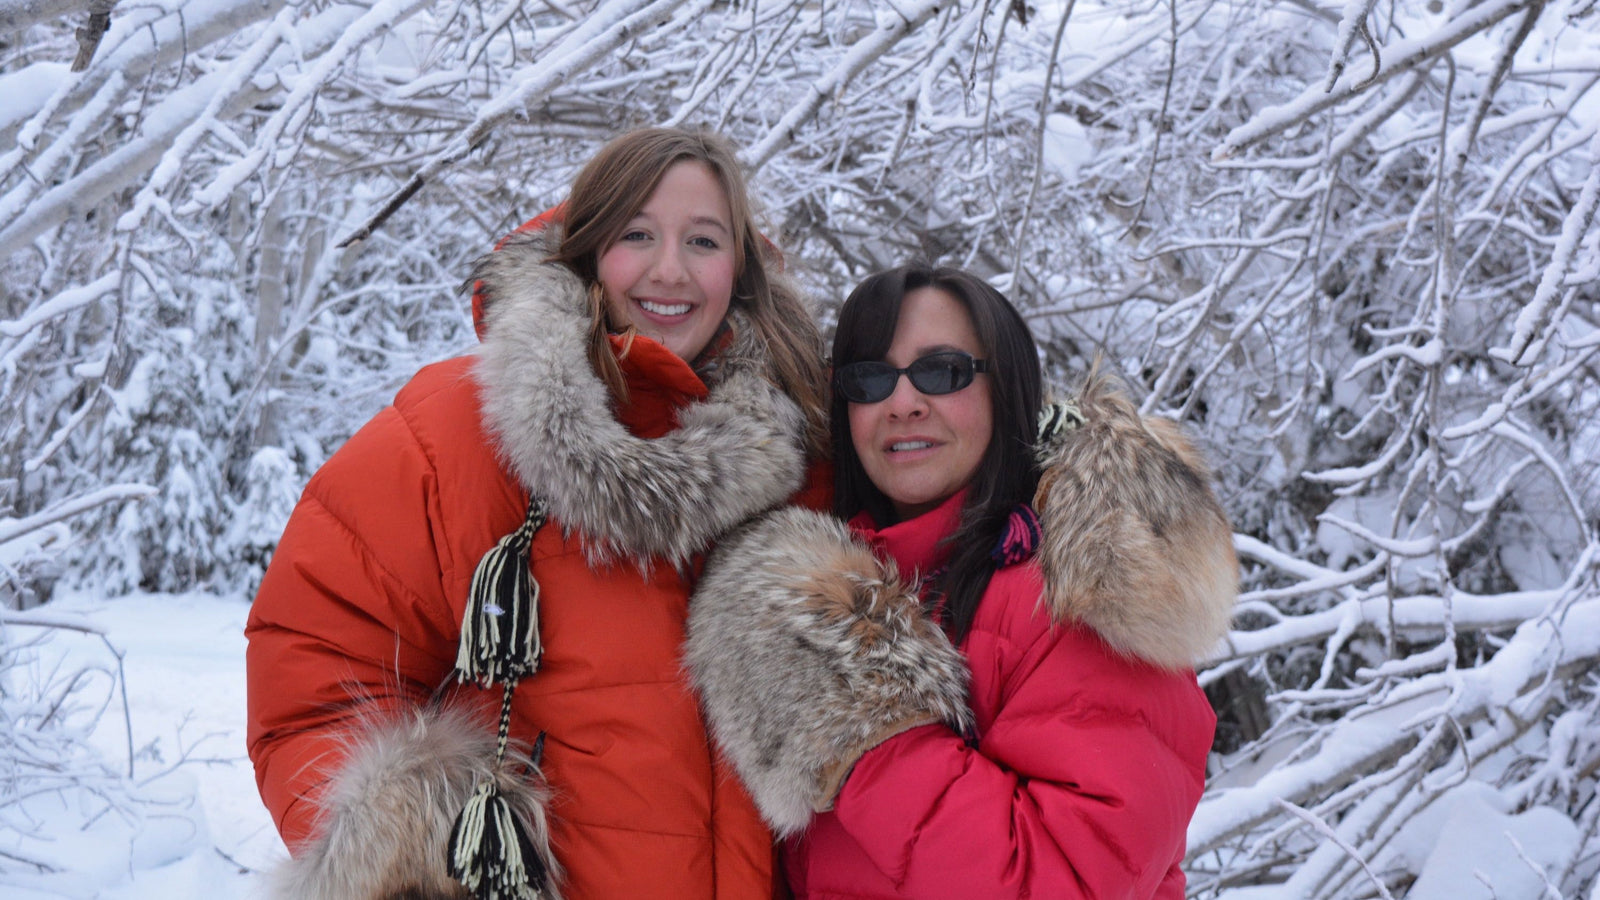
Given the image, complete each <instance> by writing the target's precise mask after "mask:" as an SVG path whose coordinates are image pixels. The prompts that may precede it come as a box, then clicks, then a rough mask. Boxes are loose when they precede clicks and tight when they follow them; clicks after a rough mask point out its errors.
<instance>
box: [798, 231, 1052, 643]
mask: <svg viewBox="0 0 1600 900" xmlns="http://www.w3.org/2000/svg"><path fill="white" fill-rule="evenodd" d="M924 287H934V288H938V289H939V290H942V291H944V292H945V293H947V294H949V295H950V296H951V297H954V298H955V299H956V300H957V301H958V302H959V303H960V304H961V305H962V306H963V307H965V308H966V310H967V315H968V316H970V317H971V318H972V326H973V330H974V331H976V332H977V335H978V341H979V343H981V344H982V346H983V353H984V356H985V358H987V359H988V360H989V366H990V368H989V372H990V374H989V377H988V378H987V379H980V383H981V382H983V381H987V383H988V385H989V391H990V400H991V403H992V405H993V409H994V415H993V421H994V431H993V432H992V433H991V434H990V436H989V447H988V449H987V450H986V451H984V456H983V460H982V462H980V463H979V464H978V471H977V473H976V474H974V475H973V477H972V481H971V482H970V483H969V484H968V488H967V496H966V501H965V502H964V503H963V505H962V508H961V521H960V525H959V526H958V527H957V528H956V531H955V533H954V534H952V535H951V536H950V538H949V543H950V546H951V550H950V557H949V563H948V564H947V566H946V567H945V570H944V573H943V574H942V575H940V576H938V579H937V581H936V582H935V584H934V585H933V587H934V589H935V590H937V591H938V592H939V593H941V594H942V595H943V596H944V607H945V627H946V630H948V631H949V632H950V635H951V638H952V639H953V640H955V641H956V642H957V643H960V641H961V640H962V639H963V638H965V637H966V635H967V631H968V630H969V629H970V628H971V627H972V618H973V615H974V614H975V613H976V612H977V609H978V603H979V601H981V600H982V599H983V592H984V591H985V590H986V589H987V588H988V587H989V579H990V577H991V576H993V575H994V569H995V562H994V559H993V557H992V556H991V551H992V550H993V549H994V547H995V546H996V545H997V544H998V543H999V542H1000V539H1001V537H1002V536H1003V535H1004V534H1005V528H1006V524H1007V521H1008V519H1009V518H1010V514H1011V511H1012V510H1013V509H1014V508H1015V507H1016V505H1017V504H1019V503H1027V502H1029V501H1031V500H1032V499H1033V492H1034V489H1035V488H1036V487H1038V484H1039V469H1038V464H1037V463H1036V462H1035V461H1034V456H1033V452H1034V441H1035V435H1036V433H1037V428H1038V417H1039V408H1040V406H1041V404H1042V403H1043V402H1044V377H1043V375H1042V374H1041V373H1040V370H1039V354H1038V349H1037V347H1036V346H1035V344H1034V342H1033V335H1032V333H1030V332H1029V331H1028V324H1027V322H1025V321H1023V318H1022V316H1021V315H1020V314H1018V313H1017V310H1016V308H1015V307H1013V306H1012V305H1011V302H1010V301H1009V300H1007V299H1006V298H1005V295H1003V294H1001V293H1000V292H999V291H997V290H995V289H994V288H993V287H990V286H989V284H988V283H987V282H985V281H983V280H982V279H981V278H978V277H976V276H974V275H971V274H968V273H967V272H964V271H962V270H961V269H954V268H946V267H938V268H935V267H931V266H927V265H923V264H920V263H912V264H910V265H905V266H901V267H899V268H897V269H890V270H888V271H886V272H879V273H878V274H876V275H872V276H870V277H868V278H867V279H866V280H865V281H863V282H861V283H860V284H859V285H857V286H856V289H855V290H854V291H851V292H850V296H849V298H848V299H846V300H845V302H844V306H843V307H842V308H841V309H840V310H839V324H838V328H837V329H836V330H835V331H834V336H833V364H834V366H835V367H838V366H843V365H847V364H849V363H852V362H858V361H861V360H881V359H883V358H884V357H885V355H887V354H888V352H889V345H890V344H891V343H893V341H894V332H895V325H896V323H897V322H898V321H899V319H900V304H901V301H902V300H904V298H905V296H906V294H908V293H910V292H911V291H914V290H917V289H918V288H924ZM973 387H977V385H974V386H973ZM972 389H973V388H971V387H969V388H967V390H972ZM829 416H830V418H831V421H832V426H833V458H834V464H835V467H836V468H835V473H834V478H835V480H834V496H833V510H834V513H835V514H837V515H839V516H841V517H843V518H846V519H848V518H850V517H852V516H855V515H856V514H857V513H860V512H862V511H866V512H867V513H869V514H871V516H872V518H873V519H875V520H876V521H877V523H878V524H879V525H880V526H885V525H889V524H892V523H894V522H895V521H896V516H895V511H894V506H893V504H892V503H891V502H890V500H889V498H888V497H886V496H884V494H883V492H882V491H880V490H878V488H877V486H876V485H874V484H873V483H872V480H871V479H870V478H868V477H867V472H866V469H864V468H863V467H862V465H861V459H860V457H858V456H856V451H855V446H854V445H853V444H852V443H851V441H850V409H849V403H848V402H847V401H846V400H845V399H844V398H843V397H840V396H839V395H838V394H837V393H835V394H834V396H833V402H832V405H831V406H830V408H829Z"/></svg>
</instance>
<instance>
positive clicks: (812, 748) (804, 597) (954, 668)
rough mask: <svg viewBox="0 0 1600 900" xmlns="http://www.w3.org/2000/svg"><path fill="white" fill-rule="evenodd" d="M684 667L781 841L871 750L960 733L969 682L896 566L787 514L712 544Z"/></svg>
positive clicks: (836, 525) (801, 515)
mask: <svg viewBox="0 0 1600 900" xmlns="http://www.w3.org/2000/svg"><path fill="white" fill-rule="evenodd" d="M685 661H686V664H687V666H688V669H689V675H690V679H691V681H692V682H693V684H694V686H695V688H696V690H698V691H699V692H700V697H701V700H702V702H703V704H704V706H705V711H706V718H707V720H708V721H709V722H710V724H711V730H712V732H713V734H714V735H715V736H716V738H717V740H718V742H719V743H720V744H721V745H722V748H723V750H724V752H725V753H726V754H727V756H728V759H729V760H730V761H731V762H732V763H733V765H734V768H735V769H737V770H738V772H739V775H740V777H741V779H742V780H743V781H744V785H745V787H746V788H747V789H748V790H749V791H750V795H751V797H752V798H753V799H754V800H755V803H756V806H757V807H758V808H759V809H760V810H761V813H762V815H763V816H764V817H765V818H766V820H767V823H768V824H769V825H771V826H772V829H773V830H774V831H775V832H777V833H778V834H779V835H780V836H783V835H790V834H793V833H795V832H797V831H799V830H800V829H802V828H804V827H805V825H806V823H807V822H809V821H810V819H811V814H812V812H813V811H815V810H822V809H827V808H829V807H830V806H831V805H832V802H833V795H834V793H836V792H837V790H838V787H839V782H840V781H842V775H843V773H844V772H847V771H848V769H849V766H850V765H852V764H853V763H854V762H855V760H856V759H857V758H858V757H859V756H860V755H861V754H862V753H865V752H866V751H867V750H869V749H871V748H872V747H873V746H874V745H875V744H876V743H877V742H879V741H881V740H883V739H885V738H886V737H888V736H890V735H893V734H895V733H898V732H899V731H901V730H904V729H905V728H909V727H912V726H915V725H919V724H923V723H926V722H931V721H942V722H946V723H948V724H949V725H950V726H951V727H952V728H954V729H956V730H958V731H960V730H964V729H965V728H966V727H967V726H968V724H969V722H970V719H971V713H970V712H969V711H968V709H967V702H966V690H967V668H966V663H965V661H964V660H963V659H962V658H961V654H960V653H959V652H957V651H956V649H955V648H954V647H952V646H951V645H950V642H949V640H948V639H946V637H945V635H944V632H942V631H940V630H939V627H938V626H937V625H935V624H934V623H933V622H932V621H931V620H930V619H929V618H928V617H927V616H926V615H925V614H924V612H923V610H922V608H921V605H920V604H919V603H918V602H917V598H916V595H915V594H914V593H912V592H911V591H910V590H909V589H907V587H906V586H905V585H904V584H902V583H901V582H900V579H899V576H898V574H897V573H896V572H895V571H894V568H893V566H892V565H887V566H886V565H884V564H881V563H879V562H878V561H877V560H876V559H875V558H873V556H872V553H871V551H870V550H868V549H867V547H866V546H865V545H864V544H862V543H860V542H859V541H857V540H856V539H855V538H854V537H853V536H852V535H851V534H850V531H849V529H848V528H846V527H845V525H844V524H843V523H842V522H839V521H837V520H835V519H833V518H831V517H829V516H825V515H822V514H819V513H815V512H810V511H808V510H802V509H793V508H790V509H782V510H778V511H777V512H773V513H770V514H768V515H766V516H763V517H762V518H760V519H757V520H755V521H754V522H752V523H750V524H749V525H747V526H745V527H743V528H741V529H739V530H738V531H737V532H735V533H734V534H732V535H730V536H729V537H728V538H726V539H724V540H723V541H722V542H720V543H719V544H718V547H717V549H716V551H715V552H714V553H713V554H712V556H711V558H710V559H709V560H707V562H706V569H705V574H704V576H703V577H702V578H701V580H700V584H699V585H698V587H696V589H695V593H694V597H693V598H692V599H691V600H690V604H689V638H688V643H687V645H686V649H685Z"/></svg>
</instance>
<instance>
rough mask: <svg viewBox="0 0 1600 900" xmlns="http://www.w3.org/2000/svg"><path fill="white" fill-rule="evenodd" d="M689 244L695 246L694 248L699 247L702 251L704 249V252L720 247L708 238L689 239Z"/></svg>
mask: <svg viewBox="0 0 1600 900" xmlns="http://www.w3.org/2000/svg"><path fill="white" fill-rule="evenodd" d="M689 243H691V244H693V245H695V246H696V247H700V248H702V249H705V250H715V249H717V248H718V247H719V246H721V245H720V244H718V243H717V242H716V241H715V240H713V239H712V238H708V237H705V236H701V237H696V238H691V239H690V241H689Z"/></svg>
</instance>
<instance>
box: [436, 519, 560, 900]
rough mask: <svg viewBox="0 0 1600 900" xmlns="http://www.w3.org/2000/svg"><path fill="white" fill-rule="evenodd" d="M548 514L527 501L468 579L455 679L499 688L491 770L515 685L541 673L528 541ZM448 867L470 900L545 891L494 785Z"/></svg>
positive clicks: (474, 805) (466, 824)
mask: <svg viewBox="0 0 1600 900" xmlns="http://www.w3.org/2000/svg"><path fill="white" fill-rule="evenodd" d="M547 515H548V507H547V505H546V504H545V502H544V500H543V499H541V498H538V497H533V498H530V500H529V502H528V514H527V517H526V519H525V520H524V521H523V523H522V526H521V527H519V528H518V529H517V530H516V531H513V532H512V533H510V534H508V535H506V536H505V537H503V538H501V539H500V540H499V542H498V543H496V544H495V546H494V547H492V548H490V550H489V552H488V553H485V554H484V555H483V559H481V560H479V561H478V567H477V569H475V570H474V571H473V573H472V584H471V587H470V588H469V596H468V598H467V609H466V612H465V614H464V615H463V616H462V620H461V643H460V646H459V648H458V649H457V652H456V668H455V676H456V679H457V680H458V681H460V682H462V683H467V682H472V683H476V684H478V685H479V686H481V687H485V688H487V687H489V686H490V685H492V684H494V683H496V682H499V683H500V684H502V685H504V690H503V693H502V694H501V698H500V727H499V733H498V735H497V737H498V741H497V743H496V747H495V759H494V762H495V768H496V769H497V770H498V769H499V768H500V766H501V764H502V763H503V761H504V760H505V753H506V743H507V741H508V739H509V736H510V731H511V696H512V693H513V692H514V691H515V690H516V686H517V682H518V681H519V680H521V679H522V678H523V677H525V676H528V675H532V674H533V673H534V672H535V671H536V670H537V669H538V668H539V659H540V657H541V656H543V654H544V645H543V644H542V643H540V640H539V582H538V581H537V580H535V579H534V578H533V575H532V574H531V571H530V560H529V556H528V554H529V550H530V549H531V548H532V546H533V536H534V534H535V533H537V532H538V530H539V529H540V528H541V527H543V526H544V523H545V519H546V517H547ZM543 749H544V735H543V734H542V733H541V734H540V735H539V739H538V742H537V744H536V745H535V748H534V765H535V766H537V765H538V760H539V757H540V756H542V755H543ZM445 864H446V867H447V869H448V871H449V873H450V877H451V878H454V879H455V880H457V881H459V882H460V883H461V884H462V886H463V887H465V888H466V889H467V891H468V893H470V894H471V896H472V897H474V898H475V900H542V898H543V897H544V896H545V894H546V891H547V889H548V887H549V883H550V873H549V871H548V869H547V868H546V867H545V863H544V860H543V859H542V858H541V857H540V855H539V853H538V851H536V850H535V849H534V846H533V842H532V841H530V840H529V839H528V832H527V829H526V827H525V826H524V824H523V822H522V821H521V819H519V818H518V817H517V814H516V811H515V810H514V809H513V808H512V806H511V803H510V802H509V801H508V800H507V799H506V798H505V795H504V794H503V793H502V792H501V791H500V785H499V784H498V782H497V781H496V780H495V779H494V778H493V777H491V778H489V779H488V780H487V781H484V782H481V783H479V784H478V785H477V786H476V787H475V788H474V789H473V792H472V796H471V797H469V798H468V799H467V804H466V806H465V807H464V808H463V809H462V810H461V814H460V815H458V816H457V817H456V821H455V824H454V825H452V826H451V828H450V841H449V844H448V846H447V847H446V859H445Z"/></svg>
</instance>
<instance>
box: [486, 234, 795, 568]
mask: <svg viewBox="0 0 1600 900" xmlns="http://www.w3.org/2000/svg"><path fill="white" fill-rule="evenodd" d="M550 240H551V237H550V236H547V235H515V236H513V237H512V238H511V239H510V240H508V241H507V243H506V244H505V245H504V246H503V247H502V248H501V249H500V250H498V251H496V252H494V253H490V254H488V255H487V256H485V257H483V258H482V259H480V260H479V261H478V265H477V269H476V272H475V275H476V277H477V279H478V280H479V281H480V282H481V283H482V286H483V288H482V289H483V291H484V295H485V296H486V297H487V298H488V299H489V301H490V305H489V306H488V313H487V319H488V332H487V336H486V337H485V339H484V342H483V345H482V348H481V355H480V359H479V364H478V377H479V380H480V381H481V382H482V384H483V398H484V402H483V407H484V417H485V421H486V423H487V425H488V427H489V430H490V431H491V432H492V433H493V434H494V435H495V437H496V438H497V440H498V441H499V444H500V449H501V451H502V453H503V454H504V456H505V457H506V459H507V460H508V461H509V462H510V464H511V467H512V469H513V470H514V471H515V472H516V473H517V475H518V476H519V477H520V478H521V480H522V483H523V485H524V486H526V487H527V488H528V489H529V490H530V491H532V492H533V493H535V494H538V495H539V496H542V497H544V498H546V499H547V500H548V501H549V503H550V512H551V515H552V516H553V517H554V518H555V520H556V521H558V522H560V523H561V524H562V526H563V527H565V528H567V529H569V530H576V531H578V532H580V533H581V534H583V535H584V537H585V538H586V539H587V545H588V547H589V550H590V554H591V557H592V558H591V562H596V563H598V562H603V561H608V560H611V559H614V558H617V557H627V558H631V559H633V560H635V561H636V562H638V563H639V564H641V565H647V564H648V561H649V560H650V559H651V558H652V557H657V556H659V557H665V558H666V559H667V560H668V561H669V562H670V563H672V564H673V565H682V564H684V563H685V562H686V561H687V560H688V559H689V558H690V557H691V556H693V555H694V554H696V553H699V552H701V551H702V550H704V549H705V548H706V547H707V546H709V545H710V543H711V542H712V541H713V540H714V539H716V537H717V536H718V535H720V534H721V533H722V532H723V531H725V530H727V529H728V528H731V527H732V526H734V525H736V524H738V523H739V522H741V521H743V520H744V519H745V518H747V517H749V516H750V515H752V514H754V513H757V512H760V511H762V510H766V509H770V508H772V507H773V506H776V505H778V504H779V503H781V502H783V501H784V500H785V499H786V498H788V497H789V495H790V494H792V493H794V492H795V491H796V490H797V489H799V487H800V484H801V480H802V477H803V475H804V468H805V458H804V452H803V450H802V449H801V444H802V434H803V431H804V422H803V418H802V415H801V412H800V409H799V407H798V406H796V405H795V403H794V401H792V400H790V399H789V398H788V396H786V395H785V394H784V393H783V392H782V391H780V390H778V389H777V388H776V387H774V386H773V385H772V384H771V383H769V381H768V380H767V379H766V377H765V367H766V364H765V358H764V355H763V354H762V353H760V351H759V348H758V347H754V346H752V345H751V342H752V341H754V340H755V336H754V334H753V331H752V329H750V328H748V327H735V329H734V331H735V346H734V347H732V348H730V349H729V351H728V353H726V354H724V360H725V364H724V365H722V366H720V367H719V376H720V377H719V379H718V381H717V383H716V384H715V385H713V387H712V390H711V396H710V397H708V398H707V399H706V400H704V401H702V402H700V403H696V404H694V405H692V406H690V407H688V408H687V409H685V410H684V411H683V412H682V414H681V415H680V416H679V422H680V427H679V428H678V429H677V430H676V431H673V432H672V433H671V434H668V435H665V436H663V437H660V438H657V439H655V440H642V439H640V438H637V437H634V436H633V435H632V434H630V433H629V432H628V430H627V429H626V428H624V427H623V426H622V425H621V424H620V423H618V422H617V420H616V418H615V416H614V415H613V414H612V411H611V408H612V400H611V396H610V394H609V393H608V392H607V390H606V388H605V386H604V385H603V384H602V383H601V381H600V379H599V378H598V377H597V376H596V375H595V374H594V371H593V369H592V368H591V367H590V365H589V360H588V356H587V354H586V347H587V340H588V337H587V335H588V324H589V323H588V318H589V313H588V301H587V297H586V294H585V291H584V286H583V283H582V282H581V281H580V280H579V279H578V277H577V276H576V275H574V274H573V273H572V272H571V271H570V270H569V269H567V268H566V267H565V266H562V265H559V264H553V263H545V262H544V257H545V253H544V248H545V246H546V244H547V242H548V241H550ZM730 315H735V314H734V313H730ZM735 318H737V316H736V315H735Z"/></svg>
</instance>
